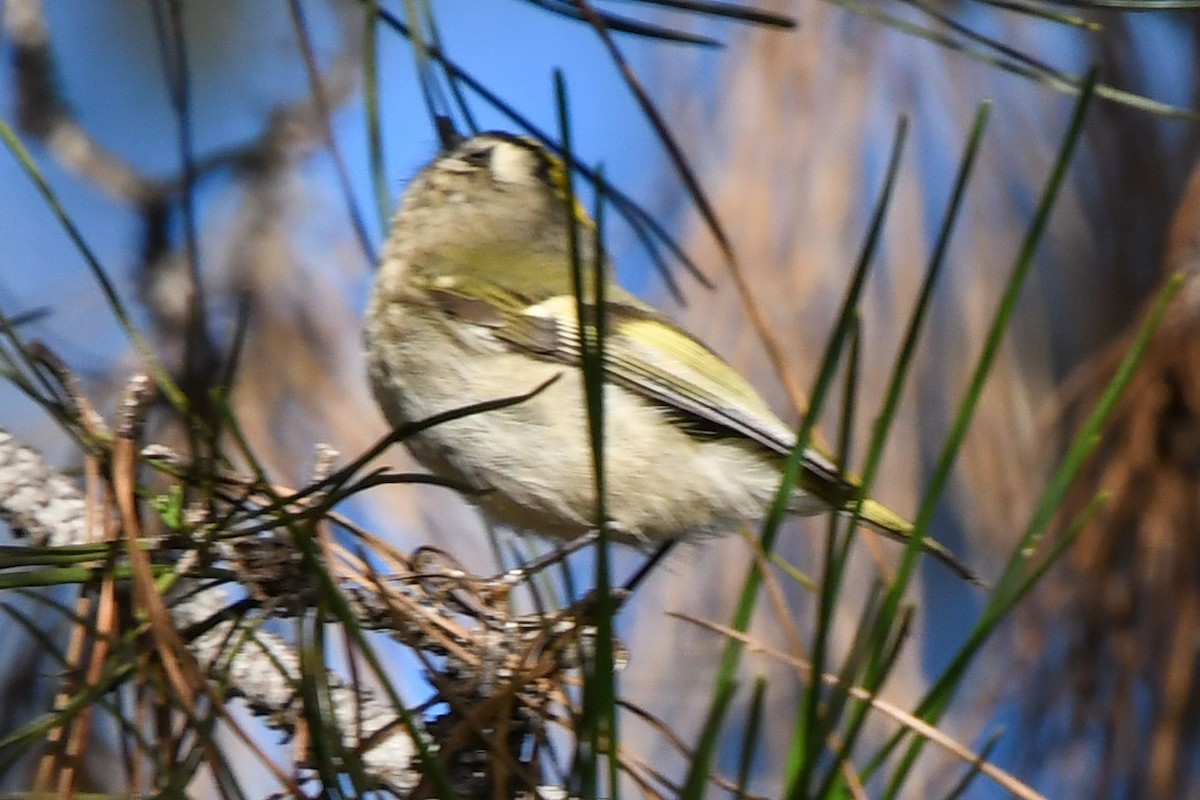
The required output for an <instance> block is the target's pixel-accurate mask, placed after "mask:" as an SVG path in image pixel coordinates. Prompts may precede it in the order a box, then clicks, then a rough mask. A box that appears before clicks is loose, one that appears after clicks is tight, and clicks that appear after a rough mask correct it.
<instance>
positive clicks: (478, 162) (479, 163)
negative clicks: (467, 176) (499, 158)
mask: <svg viewBox="0 0 1200 800" xmlns="http://www.w3.org/2000/svg"><path fill="white" fill-rule="evenodd" d="M491 157H492V148H491V147H490V146H488V147H478V148H475V149H472V150H468V151H467V152H465V153H463V154H462V160H463V161H464V162H465V163H467V164H470V165H471V166H473V167H486V166H487V164H488V161H489V160H490V159H491Z"/></svg>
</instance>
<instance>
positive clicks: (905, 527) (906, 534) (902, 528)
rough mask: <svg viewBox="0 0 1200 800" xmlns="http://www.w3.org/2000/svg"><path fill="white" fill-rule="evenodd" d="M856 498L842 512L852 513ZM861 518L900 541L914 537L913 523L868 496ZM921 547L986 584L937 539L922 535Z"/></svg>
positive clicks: (860, 513) (970, 577) (965, 577)
mask: <svg viewBox="0 0 1200 800" xmlns="http://www.w3.org/2000/svg"><path fill="white" fill-rule="evenodd" d="M855 502H856V501H855V500H850V501H849V502H847V503H845V504H843V505H842V508H841V510H842V512H843V513H846V514H850V513H852V512H853V511H854V504H855ZM859 519H861V520H862V521H863V522H865V523H866V524H867V525H870V526H871V527H872V528H874V529H875V530H877V531H879V532H880V533H882V534H883V535H884V536H887V537H889V538H891V539H895V540H896V541H899V542H907V541H909V540H910V539H912V537H913V524H912V523H911V522H909V521H908V520H907V519H905V518H904V517H902V516H900V515H899V514H897V513H896V512H895V511H892V510H891V509H890V508H888V507H887V506H885V505H883V504H882V503H877V502H876V501H874V500H872V499H870V498H867V499H866V500H863V503H862V510H861V511H860V512H859ZM921 549H922V550H924V551H925V552H926V553H929V555H931V556H933V557H934V558H936V559H937V560H938V561H941V562H942V563H943V564H945V565H946V566H947V567H949V568H950V569H952V570H954V572H955V573H957V574H958V575H959V576H961V577H962V578H963V579H964V580H967V581H970V582H971V583H974V584H976V585H978V586H985V585H986V584H985V583H984V581H983V579H982V578H980V577H979V575H978V573H976V572H975V571H974V570H972V569H971V568H970V567H968V566H967V565H966V564H965V563H963V561H962V560H961V559H960V558H959V557H958V556H956V555H954V553H952V552H950V551H949V550H948V549H946V547H945V546H944V545H943V544H941V543H940V542H938V541H937V540H936V539H930V538H929V537H928V536H923V537H921Z"/></svg>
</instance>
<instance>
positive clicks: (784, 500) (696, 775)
mask: <svg viewBox="0 0 1200 800" xmlns="http://www.w3.org/2000/svg"><path fill="white" fill-rule="evenodd" d="M907 131H908V123H907V121H906V120H904V119H901V120H900V122H899V123H898V125H897V128H896V136H895V139H894V143H893V148H892V155H891V158H890V159H889V161H888V164H889V166H888V171H887V177H886V178H885V182H884V187H883V189H882V191H881V194H880V200H879V202H878V204H877V205H876V210H875V214H874V217H873V218H872V221H871V225H870V228H869V229H868V234H867V238H866V244H865V245H864V248H863V253H862V255H861V256H860V258H859V260H858V263H857V264H856V266H855V270H854V274H853V275H852V277H851V280H850V284H849V286H848V287H847V289H846V295H845V297H844V298H843V301H842V307H841V310H840V312H839V314H838V320H837V323H836V324H835V326H834V330H833V333H832V335H831V336H830V338H829V341H828V343H827V344H826V347H825V352H824V354H823V356H822V359H821V368H820V370H819V372H818V374H817V381H816V385H815V386H814V388H813V392H812V395H811V398H812V399H811V406H810V407H809V410H808V413H806V414H805V415H804V419H803V420H802V422H801V424H800V429H799V431H798V432H797V436H796V446H795V447H794V448H793V449H792V452H791V454H790V455H789V456H788V459H787V462H786V464H785V466H784V474H783V479H782V480H781V481H780V485H779V491H778V493H777V494H776V497H775V502H774V504H773V505H772V507H771V509H770V512H769V514H768V516H767V519H766V520H765V522H764V524H763V529H762V536H761V539H760V546H761V548H762V550H763V552H764V553H765V554H766V555H767V556H768V557H769V556H770V555H771V552H772V551H773V550H774V545H775V539H776V538H777V536H778V533H779V527H780V525H781V524H782V522H783V519H784V516H785V515H786V513H787V505H788V499H789V496H790V494H791V491H792V487H794V486H796V485H797V483H798V482H799V479H800V472H801V469H802V465H803V459H804V454H805V451H806V450H807V448H808V443H809V441H810V440H811V438H812V431H813V428H814V427H815V425H816V421H817V419H818V418H819V417H820V414H821V408H822V406H823V405H824V402H825V397H826V395H827V394H828V392H829V390H830V388H831V386H832V384H833V379H834V375H835V374H836V371H837V365H838V362H839V360H840V358H841V353H842V348H843V347H844V345H845V342H846V338H847V336H848V335H849V333H850V328H851V326H852V324H853V323H852V320H853V318H854V315H855V313H856V310H857V308H858V301H859V297H860V296H861V294H862V289H863V286H864V285H865V283H866V277H867V274H868V267H869V266H870V263H871V258H870V256H871V254H873V253H874V252H875V249H876V245H877V243H878V240H879V237H880V233H881V231H882V229H883V219H884V212H885V210H886V208H887V206H888V203H889V201H890V199H891V195H892V192H893V189H894V186H895V178H896V172H897V171H896V166H897V164H898V159H899V156H900V152H901V151H902V150H903V146H904V141H905V138H906V135H907ZM761 585H762V575H761V574H760V573H759V571H758V566H757V564H752V565H751V567H750V569H749V571H748V573H747V575H746V579H745V581H744V582H743V586H742V592H741V595H740V597H739V600H738V605H737V608H736V610H735V612H734V617H733V622H732V627H733V628H734V629H735V630H737V631H745V630H746V628H747V627H748V625H749V623H750V617H751V616H752V615H753V613H754V607H755V605H756V604H757V600H758V591H759V588H760V587H761ZM742 651H743V645H742V644H741V643H740V642H739V641H737V640H735V639H730V640H729V641H728V642H727V643H726V645H725V649H724V651H723V653H722V655H721V662H720V665H719V666H718V668H717V677H716V681H715V686H714V688H713V696H712V700H711V702H710V704H709V710H708V713H707V715H706V718H705V724H704V727H703V729H702V732H701V736H700V741H699V743H698V745H697V747H696V751H695V755H694V757H693V759H692V762H691V764H690V765H689V768H688V774H687V777H686V779H685V782H684V788H683V791H682V792H681V795H680V796H681V797H683V798H691V799H692V800H699V798H700V797H701V796H702V794H703V789H704V784H705V781H706V779H707V776H708V773H709V771H710V769H711V763H712V757H713V752H714V749H715V747H716V742H717V739H718V738H719V734H720V731H721V728H722V726H723V725H724V719H725V715H726V713H727V712H728V709H729V704H730V702H731V701H732V700H733V695H734V692H735V689H736V685H735V681H734V674H735V673H736V670H737V665H738V663H739V661H740V660H741V654H742Z"/></svg>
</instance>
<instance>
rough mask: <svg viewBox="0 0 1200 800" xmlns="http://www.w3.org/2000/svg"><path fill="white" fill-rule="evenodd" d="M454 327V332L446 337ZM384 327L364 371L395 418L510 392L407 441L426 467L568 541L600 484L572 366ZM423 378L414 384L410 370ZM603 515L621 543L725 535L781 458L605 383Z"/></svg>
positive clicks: (500, 510) (505, 516)
mask: <svg viewBox="0 0 1200 800" xmlns="http://www.w3.org/2000/svg"><path fill="white" fill-rule="evenodd" d="M445 335H446V336H449V335H451V334H445ZM428 337H429V331H428V330H423V331H422V335H421V336H404V335H398V336H392V337H390V341H391V342H392V343H391V344H389V345H386V346H383V347H378V346H376V347H373V348H372V353H371V355H370V358H369V362H370V367H369V369H370V376H371V383H372V386H373V389H374V391H375V395H376V398H377V399H378V401H379V404H380V406H381V407H382V408H383V409H384V412H385V414H386V415H387V417H388V420H389V422H391V424H392V425H393V426H400V425H403V424H406V423H412V422H417V421H421V420H426V419H428V418H429V417H431V416H434V415H436V414H441V413H445V412H448V411H453V410H455V409H461V408H464V407H468V406H471V405H475V404H478V403H483V402H487V401H494V400H499V399H503V398H506V397H513V396H517V395H521V394H524V393H527V392H531V391H533V390H535V389H537V388H538V387H539V386H542V385H543V384H546V383H547V382H548V381H552V382H551V383H550V384H549V385H547V386H545V387H544V388H543V389H542V390H541V391H540V392H539V393H537V394H536V395H535V396H533V397H531V398H528V399H526V400H523V401H521V402H519V403H517V404H515V405H512V406H509V407H506V408H502V409H495V410H489V411H485V412H481V413H476V414H470V415H467V416H464V417H462V418H460V419H455V420H452V421H448V422H444V423H441V424H438V425H436V426H434V427H431V428H429V429H427V430H425V431H423V432H421V433H419V434H417V435H415V436H413V437H411V438H410V439H408V440H406V442H405V443H406V445H407V446H408V447H409V449H410V450H411V451H412V452H413V455H414V456H415V457H416V458H417V459H418V460H419V461H420V462H421V463H422V464H423V465H424V466H425V467H426V468H427V469H429V470H430V471H432V472H433V473H435V474H437V475H440V476H442V477H445V478H449V479H451V480H453V481H456V482H460V483H462V484H463V485H464V487H465V488H468V489H470V490H471V494H470V495H469V499H470V500H471V501H472V502H474V503H475V504H476V505H478V506H479V507H480V508H481V509H482V510H483V511H484V513H485V514H487V515H488V516H490V517H491V518H492V519H494V520H496V521H498V522H501V523H504V524H507V525H510V526H513V527H516V528H519V529H523V530H529V531H533V532H536V533H540V534H543V535H548V536H554V537H558V538H566V539H570V538H574V537H576V536H578V535H580V534H582V533H583V532H585V531H586V530H588V529H589V528H591V527H594V524H595V520H596V518H597V517H596V508H597V507H596V500H595V497H596V495H595V480H594V471H593V460H592V450H591V446H590V444H589V435H588V422H587V416H586V411H585V408H586V406H585V402H584V399H583V397H584V396H583V390H582V379H581V373H580V371H579V370H578V369H576V368H574V367H571V366H567V365H560V364H554V363H550V362H543V361H538V360H535V359H531V358H530V357H529V356H526V355H522V354H514V353H511V352H508V351H506V350H502V349H499V348H497V349H494V350H490V351H489V350H484V349H474V350H473V349H469V348H463V347H462V342H461V341H458V342H451V341H446V340H443V341H442V342H430V341H429V338H428ZM417 375H419V376H422V377H421V378H420V380H414V379H413V376H417ZM604 415H605V429H604V434H605V436H604V441H605V448H604V456H605V458H604V475H605V482H606V486H605V489H606V491H605V501H606V505H605V513H606V516H607V517H608V518H609V519H610V520H612V521H613V522H614V523H615V527H616V529H617V531H619V532H620V534H621V536H622V538H625V539H628V540H631V541H643V542H644V541H661V540H664V539H671V538H678V537H681V536H687V535H706V534H715V533H726V532H732V531H734V530H736V526H737V524H738V522H740V521H742V520H749V519H756V518H759V517H760V516H761V515H762V514H763V513H764V509H765V508H766V506H767V505H768V504H769V503H770V500H771V498H772V497H773V496H774V492H775V490H776V488H777V486H778V480H779V472H778V469H777V467H776V462H775V461H774V460H773V459H772V458H771V457H770V456H768V455H766V454H764V453H763V452H762V451H761V450H760V449H759V448H758V447H757V445H754V444H753V443H751V442H747V441H744V440H740V439H734V438H730V439H715V440H713V439H710V440H697V439H694V438H693V437H691V436H690V435H688V434H687V433H685V432H684V431H682V430H680V429H679V428H677V427H676V426H674V425H673V424H672V423H671V421H670V420H668V419H667V418H666V417H665V416H664V414H663V412H662V410H661V408H660V407H658V406H656V405H653V404H651V403H649V402H648V401H646V400H644V399H643V398H641V397H639V396H637V395H635V394H633V393H632V392H629V391H627V390H625V389H624V388H622V387H619V386H615V385H612V384H609V385H606V386H605V395H604Z"/></svg>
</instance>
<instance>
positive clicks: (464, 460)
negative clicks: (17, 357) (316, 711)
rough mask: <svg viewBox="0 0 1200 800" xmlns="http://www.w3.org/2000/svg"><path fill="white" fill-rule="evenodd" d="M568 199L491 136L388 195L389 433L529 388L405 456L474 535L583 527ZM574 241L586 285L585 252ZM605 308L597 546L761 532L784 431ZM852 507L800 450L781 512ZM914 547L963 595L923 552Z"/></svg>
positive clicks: (527, 155)
mask: <svg viewBox="0 0 1200 800" xmlns="http://www.w3.org/2000/svg"><path fill="white" fill-rule="evenodd" d="M567 191H568V190H567V175H566V172H565V169H564V166H563V163H562V162H561V161H560V160H559V159H558V158H556V157H555V156H554V155H553V154H551V153H550V152H549V151H548V150H546V149H545V148H544V147H543V146H542V145H541V144H539V143H538V142H536V141H534V140H532V139H529V138H525V137H519V136H514V135H511V134H508V133H502V132H488V133H481V134H478V135H476V136H473V137H471V138H469V139H465V140H460V141H459V142H458V143H457V144H455V145H453V146H451V147H450V148H449V149H448V150H447V151H446V152H444V153H442V154H441V155H439V156H438V157H437V158H435V159H434V160H433V161H432V162H430V163H429V164H428V165H426V166H425V167H424V168H423V169H422V170H421V171H420V172H419V173H417V175H416V176H415V177H414V178H413V179H412V181H411V182H410V183H409V185H408V187H407V188H406V190H405V191H404V194H403V197H402V198H401V201H400V208H399V210H398V211H397V213H396V216H395V220H394V223H393V227H392V231H391V234H390V236H389V238H388V241H387V245H386V247H385V250H384V253H383V259H382V263H381V265H380V268H379V271H378V274H377V276H376V279H375V285H374V288H373V290H372V294H371V298H370V302H369V305H368V310H367V317H366V325H365V334H364V338H365V343H366V349H367V360H368V370H369V375H370V381H371V386H372V388H373V391H374V394H375V398H376V400H377V401H378V402H379V405H380V407H381V408H382V410H383V413H384V416H385V417H386V418H387V420H388V422H390V423H391V424H392V425H393V426H396V427H399V426H401V425H405V424H407V423H412V422H416V421H420V420H425V419H428V418H429V417H432V416H434V415H436V414H442V413H445V412H448V411H452V410H454V409H458V408H463V407H466V406H471V405H475V404H479V403H483V402H486V401H495V400H500V399H503V398H506V397H513V396H515V395H521V394H524V393H529V392H532V391H533V390H535V389H537V388H538V387H543V386H544V388H543V390H542V391H540V392H538V393H536V394H534V395H533V396H532V397H530V398H529V399H527V400H524V401H522V402H519V403H516V404H513V405H509V406H506V407H503V408H499V409H495V410H489V411H484V412H480V413H474V414H470V415H468V416H465V417H462V418H459V419H454V420H453V421H448V422H444V423H441V424H438V425H435V426H432V427H430V428H427V429H425V430H423V431H421V432H420V433H419V434H417V435H415V436H412V437H411V438H409V439H407V440H406V441H405V444H406V445H407V446H408V448H409V449H410V450H411V451H412V453H413V455H414V456H415V457H416V458H417V460H418V461H420V462H421V463H422V464H423V465H424V466H425V467H426V468H427V469H429V470H430V471H431V472H433V473H434V474H436V475H438V476H440V477H442V478H446V479H449V480H452V481H455V482H457V483H460V484H462V485H463V486H465V487H468V488H469V489H471V490H472V491H471V492H470V493H469V497H470V499H471V501H472V502H474V503H475V504H476V505H477V506H478V507H479V508H480V509H481V511H482V512H483V513H484V515H485V516H486V517H488V518H489V519H490V520H492V521H494V522H499V523H501V524H505V525H508V526H511V527H513V528H516V529H518V530H521V531H528V532H533V533H537V534H540V535H543V536H548V537H553V538H558V539H565V540H571V539H574V538H576V537H579V536H581V535H583V534H585V533H586V532H588V531H590V530H594V529H595V528H596V527H597V523H598V520H597V519H596V518H595V516H596V497H595V482H594V480H593V471H592V470H593V466H592V451H591V445H590V443H589V434H588V422H587V411H586V400H585V397H584V391H583V380H582V372H581V370H580V367H579V364H580V327H579V319H578V315H577V313H576V297H575V294H574V292H573V290H572V277H571V261H572V259H571V255H570V252H571V250H570V248H571V243H570V238H569V232H568V229H569V226H570V225H572V224H576V223H578V224H581V225H582V226H584V227H585V228H587V227H588V226H590V225H591V221H590V220H589V219H587V215H586V213H585V212H584V211H583V210H582V209H581V208H578V207H576V208H575V209H574V210H573V211H572V210H571V209H569V206H568V202H567V196H568V195H567ZM572 217H574V219H572ZM579 238H580V240H581V245H583V247H582V249H583V253H582V259H581V260H582V262H583V263H584V265H585V269H586V270H587V271H588V272H590V268H587V267H586V265H590V264H592V263H593V262H594V261H595V260H596V259H595V252H594V248H589V247H587V246H586V243H587V241H588V240H591V239H592V238H593V237H592V236H590V235H582V236H580V237H579ZM601 268H602V269H604V270H605V272H606V273H608V272H609V271H610V268H609V265H608V264H607V263H604V264H603V265H602V267H601ZM592 274H593V275H594V273H592ZM585 284H586V285H589V286H590V285H591V284H592V277H591V275H588V276H585ZM588 304H589V306H590V308H591V311H592V313H594V312H595V305H596V304H595V302H594V299H592V300H590V301H588ZM602 312H603V314H604V319H605V323H606V337H605V340H604V367H605V374H604V379H605V383H604V426H605V427H604V448H605V451H604V465H605V467H604V469H605V481H606V495H605V503H606V506H605V507H606V515H607V517H608V520H606V523H607V525H608V526H609V530H610V531H612V532H613V533H614V536H615V537H616V538H617V539H619V540H621V541H624V542H627V543H631V544H634V545H645V544H658V543H662V542H666V541H670V540H675V539H682V538H689V537H699V536H706V535H715V534H723V533H729V532H732V531H735V530H737V528H738V526H739V525H741V524H744V523H746V522H751V521H756V520H761V519H762V518H763V517H764V516H765V514H766V512H767V510H768V509H769V508H770V506H771V503H772V502H773V500H774V498H775V495H776V492H777V490H778V487H779V483H780V480H781V478H782V469H783V465H784V461H785V459H786V458H787V456H788V454H789V453H790V451H791V450H792V448H793V445H794V444H795V440H796V438H795V433H794V432H793V431H792V430H791V429H790V428H789V427H788V426H787V425H786V424H784V422H783V421H782V420H780V419H779V418H778V417H777V416H776V415H775V414H773V413H772V412H771V410H770V409H769V408H768V407H767V404H766V403H765V402H764V401H763V399H762V398H761V397H760V396H759V394H758V393H757V392H756V391H755V390H754V389H753V388H752V387H751V386H750V384H749V383H747V382H746V380H745V379H743V378H742V377H741V376H740V375H739V374H738V373H737V372H736V371H735V370H734V369H733V368H732V367H730V366H729V365H728V364H727V363H726V362H725V361H724V360H722V359H721V358H720V357H719V356H718V355H716V354H715V353H714V352H713V351H711V350H709V349H708V348H707V347H705V346H704V345H703V344H701V343H700V342H699V341H697V340H696V339H695V338H694V337H693V336H691V335H689V334H688V333H686V332H684V331H683V330H682V329H680V328H679V326H678V325H676V324H675V323H674V322H672V321H671V320H670V319H668V318H667V317H666V316H665V315H664V314H662V313H661V312H660V311H658V310H656V309H655V308H654V307H652V306H650V305H648V304H646V303H644V302H642V301H641V300H639V299H637V298H636V297H634V296H633V295H632V294H630V293H629V292H627V291H625V290H624V289H622V288H621V287H620V286H618V285H617V284H616V283H615V282H613V281H612V279H611V277H608V276H607V275H606V283H605V295H604V307H603V309H602ZM588 316H589V317H590V314H589V315H588ZM556 378H557V380H556ZM859 494H860V491H859V487H858V486H857V484H855V483H854V482H853V481H852V479H849V478H847V477H845V476H839V475H838V470H837V468H836V466H835V465H834V463H833V462H832V461H831V460H830V459H829V458H828V457H827V456H826V455H824V454H823V453H821V452H820V451H819V450H818V449H816V448H815V447H813V448H809V449H808V450H806V451H805V454H804V463H803V469H802V474H801V476H800V480H799V484H798V486H797V487H796V489H795V490H794V491H793V492H792V495H791V501H790V503H789V511H790V512H791V513H795V514H802V515H809V514H816V513H820V512H824V511H829V510H831V509H832V510H836V511H840V512H845V513H849V512H850V511H851V510H852V509H853V506H854V504H855V502H856V501H857V498H858V495H859ZM861 518H862V520H863V521H864V522H865V523H866V524H868V525H870V526H871V527H873V528H875V529H876V530H878V531H880V532H881V533H883V534H886V535H888V536H890V537H893V538H896V539H900V540H906V539H909V538H911V535H912V530H913V527H912V524H911V523H910V522H908V521H907V520H906V519H904V518H903V517H901V516H900V515H898V514H896V513H894V512H893V511H891V510H889V509H888V508H886V507H885V506H883V505H881V504H879V503H877V502H875V501H874V500H870V499H867V500H865V501H864V502H863V503H862V509H861ZM921 545H922V548H923V549H924V550H926V551H927V552H929V553H930V554H932V555H933V556H935V557H936V558H938V559H939V560H941V561H942V562H944V563H945V564H946V565H947V566H949V567H950V568H951V569H952V570H954V571H955V572H956V573H958V574H959V575H961V576H963V577H965V578H967V579H969V580H972V581H975V580H977V578H976V576H975V574H974V573H973V572H972V571H971V570H970V569H968V568H967V567H966V566H964V565H963V564H962V562H960V561H959V560H958V559H957V558H956V557H955V556H954V555H953V554H952V553H950V552H949V551H948V550H946V549H945V548H944V547H943V546H942V545H941V544H939V543H938V542H936V541H934V540H932V539H929V538H925V539H924V540H923V541H922V543H921Z"/></svg>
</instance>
